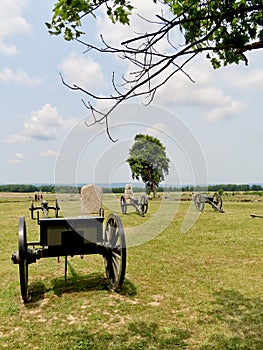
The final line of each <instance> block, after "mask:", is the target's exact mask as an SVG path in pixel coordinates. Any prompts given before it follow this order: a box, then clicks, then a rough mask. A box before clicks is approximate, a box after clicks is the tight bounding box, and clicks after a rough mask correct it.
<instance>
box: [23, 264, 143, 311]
mask: <svg viewBox="0 0 263 350" xmlns="http://www.w3.org/2000/svg"><path fill="white" fill-rule="evenodd" d="M68 267H69V270H70V272H71V277H68V278H67V280H66V281H65V278H64V277H59V278H54V279H52V280H51V284H52V287H51V288H49V289H48V290H47V289H46V287H45V285H44V283H42V282H33V283H31V284H30V285H29V291H30V302H29V303H27V304H26V306H27V307H34V306H35V307H37V306H38V305H39V304H40V303H41V302H42V301H43V300H44V295H45V293H46V292H50V291H53V292H54V294H55V295H58V296H61V295H62V294H64V293H78V292H87V291H91V290H95V291H96V290H97V291H99V290H109V286H108V281H107V279H106V277H105V275H104V274H102V273H91V274H89V275H88V276H86V275H85V276H81V275H78V274H77V273H76V271H75V270H74V268H73V266H72V265H71V264H70V263H68ZM119 294H121V295H124V296H130V297H131V296H135V295H136V294H137V289H136V287H135V285H134V284H133V283H132V282H131V281H129V280H128V279H127V278H126V279H125V280H124V284H123V287H122V290H121V292H120V293H119Z"/></svg>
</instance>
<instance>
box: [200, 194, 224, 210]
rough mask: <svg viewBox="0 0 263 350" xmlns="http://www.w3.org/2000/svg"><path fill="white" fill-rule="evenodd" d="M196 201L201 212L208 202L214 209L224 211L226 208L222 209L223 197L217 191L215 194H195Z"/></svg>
mask: <svg viewBox="0 0 263 350" xmlns="http://www.w3.org/2000/svg"><path fill="white" fill-rule="evenodd" d="M194 203H195V206H196V209H197V210H198V211H200V212H201V211H203V210H204V206H205V204H206V203H207V204H209V205H211V207H212V208H213V209H214V210H216V211H218V212H220V213H224V210H223V209H222V206H223V201H222V197H221V196H220V195H219V194H218V193H217V192H215V193H214V195H213V196H208V195H204V194H201V193H196V194H195V195H194Z"/></svg>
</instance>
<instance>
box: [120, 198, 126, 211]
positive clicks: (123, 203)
mask: <svg viewBox="0 0 263 350" xmlns="http://www.w3.org/2000/svg"><path fill="white" fill-rule="evenodd" d="M121 212H122V214H126V213H127V202H126V199H125V197H124V196H121Z"/></svg>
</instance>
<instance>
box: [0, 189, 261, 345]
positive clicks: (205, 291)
mask: <svg viewBox="0 0 263 350" xmlns="http://www.w3.org/2000/svg"><path fill="white" fill-rule="evenodd" d="M246 198H247V197H246ZM177 205H178V204H177ZM159 207H160V202H158V201H150V203H149V212H148V213H147V215H146V217H145V218H141V217H140V216H139V215H138V214H136V213H135V211H134V209H133V208H130V207H129V208H128V214H127V215H126V216H123V215H120V216H121V218H122V221H123V224H124V226H125V227H126V228H127V227H132V226H133V227H134V226H139V227H140V225H142V224H143V223H144V222H145V221H148V222H149V223H151V219H152V218H153V217H155V216H156V215H155V214H156V213H157V212H158V208H159ZM188 207H189V202H187V201H183V202H181V203H180V206H179V208H178V211H177V212H176V216H175V218H174V219H173V220H172V221H171V222H170V224H169V225H168V226H167V227H166V228H165V230H164V231H163V232H161V233H160V235H158V236H157V237H156V238H155V239H153V240H151V241H149V242H147V243H145V244H143V245H141V246H137V247H132V248H129V249H128V266H127V273H126V280H125V284H124V288H123V291H122V292H121V293H119V294H117V293H113V292H111V291H109V290H108V287H107V282H106V279H105V275H104V266H103V259H102V257H101V256H85V257H84V259H80V258H79V257H73V258H69V275H68V280H67V282H65V281H64V259H63V258H61V259H60V262H59V263H58V262H57V259H56V258H49V259H41V260H39V261H37V263H36V264H32V265H30V266H29V286H30V289H31V291H32V302H31V303H29V304H26V305H25V304H23V303H22V301H21V296H20V287H19V276H18V266H17V265H13V264H12V262H11V260H10V257H11V254H12V253H13V251H14V250H16V249H17V224H18V217H19V216H20V215H25V216H26V223H27V228H28V230H27V231H28V236H29V237H28V240H37V239H38V237H39V231H38V225H37V223H36V220H31V219H30V212H29V210H28V208H29V200H28V196H27V195H24V197H23V196H15V195H13V197H11V198H10V197H8V199H6V198H1V201H0V209H1V210H0V213H1V214H0V220H1V232H0V240H1V248H0V249H1V255H0V259H1V269H0V284H1V288H0V348H3V349H8V350H9V349H11V350H13V349H19V350H23V349H41V350H42V349H43V350H45V349H50V350H51V349H52V350H53V349H54V350H56V349H69V350H72V349H73V350H74V349H98V350H99V349H106V348H109V349H117V350H118V349H119V350H124V349H127V350H128V349H129V350H133V349H134V350H135V349H136V350H137V349H143V350H144V349H146V350H153V349H156V350H159V349H168V350H169V349H171V350H172V349H191V350H210V349H215V350H221V349H222V350H223V349H225V350H230V349H231V350H241V349H242V350H244V349H247V350H248V349H249V350H250V349H252V350H256V349H258V350H259V349H260V350H261V349H262V348H263V335H262V334H263V292H262V282H263V272H262V271H263V269H262V263H263V259H262V244H263V220H261V219H251V218H250V214H252V213H255V214H263V203H261V202H253V201H251V202H247V201H244V202H242V201H237V202H235V201H233V198H231V201H228V200H227V199H225V200H224V203H223V208H224V210H225V213H224V214H220V213H217V212H215V211H214V210H213V209H211V207H210V206H208V205H206V206H205V209H204V211H203V212H202V213H201V214H200V215H199V219H198V221H197V222H196V224H195V225H194V226H193V227H192V228H191V229H190V230H189V231H188V232H186V233H181V226H182V223H183V220H184V218H185V215H186V212H187V209H188ZM105 209H106V215H107V214H108V213H109V212H110V211H111V210H114V211H117V212H118V213H120V208H119V206H118V201H116V198H110V196H108V197H106V203H105ZM165 210H166V211H167V215H168V214H171V213H172V214H173V213H174V212H175V202H174V201H166V204H165ZM52 214H53V213H51V215H52ZM164 219H165V218H164ZM158 220H160V222H162V221H163V218H161V217H160V218H159V219H158ZM141 227H142V232H141V235H146V234H148V232H146V231H147V230H148V228H147V229H145V231H144V226H143V225H142V226H141Z"/></svg>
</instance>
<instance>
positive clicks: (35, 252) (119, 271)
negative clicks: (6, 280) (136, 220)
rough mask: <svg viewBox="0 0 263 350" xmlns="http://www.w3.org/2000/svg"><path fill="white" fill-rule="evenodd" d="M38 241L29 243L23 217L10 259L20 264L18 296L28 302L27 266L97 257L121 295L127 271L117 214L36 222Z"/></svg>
mask: <svg viewBox="0 0 263 350" xmlns="http://www.w3.org/2000/svg"><path fill="white" fill-rule="evenodd" d="M38 225H39V228H40V229H39V232H40V234H39V240H38V241H33V242H28V241H27V230H26V221H25V217H24V216H20V217H19V222H18V249H17V251H16V252H14V253H13V255H12V257H11V260H12V261H13V263H14V264H18V265H19V280H20V290H21V296H22V299H23V301H24V303H27V302H29V301H30V293H29V287H28V266H29V265H30V264H32V263H36V262H37V260H39V259H42V258H49V257H58V258H59V257H62V256H64V257H65V281H66V279H67V257H68V256H75V255H79V256H80V257H81V258H82V257H83V256H84V255H91V254H99V255H101V256H102V257H103V259H104V265H105V272H106V279H107V281H108V284H109V287H110V289H112V290H114V291H116V292H120V291H121V289H122V286H123V282H124V278H125V271H126V240H125V234H124V229H123V225H122V222H121V219H120V217H119V216H118V215H117V214H110V215H109V216H108V218H107V220H106V222H105V219H104V211H103V209H102V208H101V209H100V211H99V214H98V215H96V216H87V215H85V216H78V217H69V218H64V217H63V218H47V217H46V218H45V217H44V218H41V219H39V214H38Z"/></svg>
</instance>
